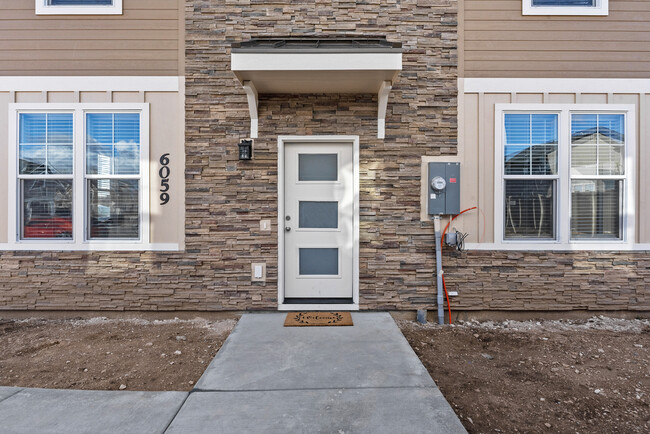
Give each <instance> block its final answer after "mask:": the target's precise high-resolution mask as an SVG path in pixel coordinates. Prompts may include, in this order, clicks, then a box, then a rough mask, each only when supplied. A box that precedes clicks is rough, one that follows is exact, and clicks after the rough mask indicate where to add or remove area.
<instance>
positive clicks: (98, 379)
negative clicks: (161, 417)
mask: <svg viewBox="0 0 650 434" xmlns="http://www.w3.org/2000/svg"><path fill="white" fill-rule="evenodd" d="M234 326H235V321H234V320H221V321H205V320H200V319H197V320H178V319H174V320H164V321H145V320H137V319H126V320H109V319H106V318H93V319H90V320H47V321H46V320H18V321H13V320H0V386H18V387H43V388H53V389H98V390H120V389H121V390H183V391H185V390H190V389H192V387H193V385H194V383H195V382H196V381H197V380H198V379H199V377H200V376H201V374H203V371H204V370H205V368H206V367H207V366H208V364H209V363H210V361H211V360H212V358H213V357H214V355H215V354H216V353H217V350H218V349H219V348H220V347H221V344H222V343H223V341H224V340H225V339H226V338H227V337H228V335H229V334H230V332H231V331H232V328H233V327H234Z"/></svg>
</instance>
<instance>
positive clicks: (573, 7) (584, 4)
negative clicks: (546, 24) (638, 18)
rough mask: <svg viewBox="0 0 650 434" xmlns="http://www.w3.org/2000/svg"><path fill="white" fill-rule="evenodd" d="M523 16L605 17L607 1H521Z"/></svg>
mask: <svg viewBox="0 0 650 434" xmlns="http://www.w3.org/2000/svg"><path fill="white" fill-rule="evenodd" d="M522 13H523V15H607V14H608V13H609V5H608V0H522Z"/></svg>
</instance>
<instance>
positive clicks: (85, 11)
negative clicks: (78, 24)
mask: <svg viewBox="0 0 650 434" xmlns="http://www.w3.org/2000/svg"><path fill="white" fill-rule="evenodd" d="M35 2H36V5H35V7H36V15H121V14H122V0H113V4H112V5H109V6H106V5H70V6H68V5H49V4H47V0H35Z"/></svg>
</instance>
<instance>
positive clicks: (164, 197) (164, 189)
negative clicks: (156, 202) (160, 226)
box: [158, 153, 171, 205]
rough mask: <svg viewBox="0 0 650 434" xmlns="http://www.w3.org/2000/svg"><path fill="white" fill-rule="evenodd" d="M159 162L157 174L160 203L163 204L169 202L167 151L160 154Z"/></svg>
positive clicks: (169, 172)
mask: <svg viewBox="0 0 650 434" xmlns="http://www.w3.org/2000/svg"><path fill="white" fill-rule="evenodd" d="M160 164H161V166H162V167H161V168H160V170H159V171H158V175H160V204H161V205H165V204H166V203H167V202H169V193H168V191H169V175H170V174H171V171H170V170H169V153H167V154H162V156H161V157H160Z"/></svg>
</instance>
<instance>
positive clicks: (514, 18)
mask: <svg viewBox="0 0 650 434" xmlns="http://www.w3.org/2000/svg"><path fill="white" fill-rule="evenodd" d="M521 7H522V2H521V0H498V1H486V0H464V2H463V14H464V21H463V24H462V28H463V34H462V35H461V40H462V46H463V53H462V56H460V57H461V58H462V59H463V65H462V70H464V76H465V77H547V78H554V77H589V78H610V77H619V78H633V77H635V78H649V77H650V1H645V0H643V1H629V0H610V1H609V10H610V12H609V15H608V16H605V17H584V16H523V15H522V14H521Z"/></svg>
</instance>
